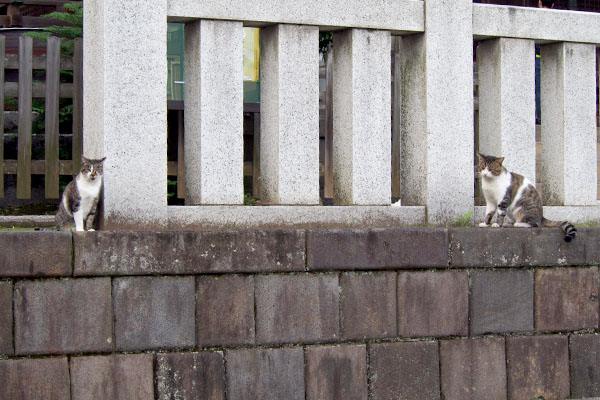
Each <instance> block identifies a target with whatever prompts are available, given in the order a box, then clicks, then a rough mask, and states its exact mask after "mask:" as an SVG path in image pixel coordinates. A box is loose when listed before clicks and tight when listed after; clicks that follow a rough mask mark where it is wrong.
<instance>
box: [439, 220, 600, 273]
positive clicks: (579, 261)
mask: <svg viewBox="0 0 600 400" xmlns="http://www.w3.org/2000/svg"><path fill="white" fill-rule="evenodd" d="M578 231H580V232H579V233H578V235H577V238H576V239H575V240H573V241H572V242H570V243H566V242H565V241H564V240H563V236H564V234H563V233H562V231H561V230H560V229H559V228H531V229H524V228H512V227H506V228H501V229H491V228H455V229H450V230H449V238H450V257H451V264H452V265H453V266H456V267H481V266H490V267H495V266H498V267H499V266H515V267H518V266H555V265H556V266H561V265H590V264H593V262H591V261H594V260H598V258H600V257H599V256H600V250H596V249H595V247H597V246H596V244H595V243H597V242H598V240H599V239H600V231H599V230H598V229H596V230H589V229H584V228H581V230H580V229H579V228H578ZM596 231H598V232H596ZM482 254H483V255H485V257H482ZM597 262H598V261H596V263H597Z"/></svg>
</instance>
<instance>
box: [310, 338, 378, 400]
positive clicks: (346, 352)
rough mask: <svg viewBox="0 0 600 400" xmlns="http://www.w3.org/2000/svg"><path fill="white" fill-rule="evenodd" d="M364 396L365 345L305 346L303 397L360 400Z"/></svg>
mask: <svg viewBox="0 0 600 400" xmlns="http://www.w3.org/2000/svg"><path fill="white" fill-rule="evenodd" d="M367 395H368V394H367V351H366V346H364V345H342V346H319V347H308V348H307V349H306V400H321V399H340V400H341V399H344V400H361V399H366V398H367Z"/></svg>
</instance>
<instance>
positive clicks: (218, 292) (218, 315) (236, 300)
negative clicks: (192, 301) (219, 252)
mask: <svg viewBox="0 0 600 400" xmlns="http://www.w3.org/2000/svg"><path fill="white" fill-rule="evenodd" d="M196 301H197V304H196V323H197V326H196V342H197V344H198V346H199V347H209V346H231V345H241V344H252V343H254V278H253V277H252V276H236V275H234V276H231V275H225V276H218V277H212V276H200V277H198V283H197V292H196Z"/></svg>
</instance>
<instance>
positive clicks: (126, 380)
mask: <svg viewBox="0 0 600 400" xmlns="http://www.w3.org/2000/svg"><path fill="white" fill-rule="evenodd" d="M152 363H153V360H152V354H127V355H110V356H92V357H73V358H71V363H70V367H71V368H70V369H71V390H72V392H73V400H129V399H153V398H154V383H153V377H152V368H153V367H152Z"/></svg>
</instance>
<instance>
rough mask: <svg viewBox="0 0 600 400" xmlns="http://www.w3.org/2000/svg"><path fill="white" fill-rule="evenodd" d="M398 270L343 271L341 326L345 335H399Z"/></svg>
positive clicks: (366, 336)
mask: <svg viewBox="0 0 600 400" xmlns="http://www.w3.org/2000/svg"><path fill="white" fill-rule="evenodd" d="M396 323H397V320H396V273H395V272H375V273H373V272H370V273H345V274H341V275H340V330H341V335H342V338H343V339H358V340H360V339H375V338H378V339H383V338H388V337H395V336H396Z"/></svg>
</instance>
